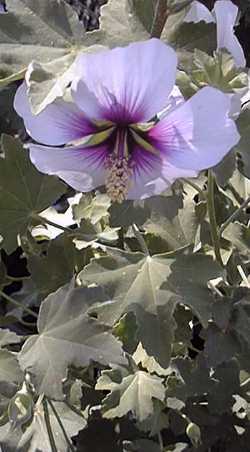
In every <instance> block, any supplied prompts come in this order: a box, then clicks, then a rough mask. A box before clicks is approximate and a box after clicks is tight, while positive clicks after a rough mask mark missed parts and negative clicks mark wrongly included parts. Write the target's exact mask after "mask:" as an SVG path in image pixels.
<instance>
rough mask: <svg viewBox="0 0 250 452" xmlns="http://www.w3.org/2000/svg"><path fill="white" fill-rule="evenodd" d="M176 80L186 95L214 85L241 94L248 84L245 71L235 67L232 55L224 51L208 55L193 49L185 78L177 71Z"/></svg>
mask: <svg viewBox="0 0 250 452" xmlns="http://www.w3.org/2000/svg"><path fill="white" fill-rule="evenodd" d="M187 78H188V82H187ZM177 80H178V81H179V83H178V82H177V83H178V85H179V87H180V89H181V91H182V93H183V94H184V95H185V96H186V97H190V95H191V94H194V93H195V92H196V91H198V90H199V89H200V88H202V87H204V86H214V87H215V88H218V89H220V90H221V91H224V92H226V93H232V92H239V93H241V94H243V93H244V90H247V86H248V77H247V74H246V72H245V71H242V69H239V68H237V67H236V66H235V61H234V59H233V57H232V55H230V54H228V53H227V52H224V51H223V52H219V53H218V52H217V53H214V54H213V56H210V55H208V54H207V53H206V52H203V51H201V50H199V49H195V50H194V55H193V60H192V66H191V69H190V71H189V72H188V74H186V78H185V77H184V78H183V73H179V76H178V77H177ZM183 82H184V84H183Z"/></svg>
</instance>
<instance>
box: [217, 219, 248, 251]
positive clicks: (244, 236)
mask: <svg viewBox="0 0 250 452" xmlns="http://www.w3.org/2000/svg"><path fill="white" fill-rule="evenodd" d="M223 237H225V238H226V239H227V240H229V242H231V244H232V245H233V246H235V247H236V248H237V250H238V251H239V252H240V253H241V254H242V255H245V256H246V257H249V249H250V229H249V227H248V226H245V225H244V224H241V223H239V222H238V221H236V222H235V223H231V224H230V225H229V226H228V227H227V228H226V229H225V231H224V232H223Z"/></svg>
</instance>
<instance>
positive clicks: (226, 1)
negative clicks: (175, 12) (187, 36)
mask: <svg viewBox="0 0 250 452" xmlns="http://www.w3.org/2000/svg"><path fill="white" fill-rule="evenodd" d="M238 9H239V8H238V7H237V6H235V5H234V4H233V3H232V2H231V0H217V2H215V5H214V9H213V11H212V12H210V11H209V9H208V8H207V7H206V6H204V5H203V4H201V3H200V2H198V1H196V0H195V1H193V3H192V4H191V7H190V10H189V12H188V14H187V16H186V17H185V22H194V23H197V22H200V21H205V22H206V23H210V22H215V23H216V26H217V50H219V49H226V50H228V52H229V53H231V55H232V56H233V58H234V61H235V65H236V66H237V67H245V66H246V59H245V56H244V52H243V49H242V47H241V45H240V43H239V41H238V39H237V37H236V36H235V33H234V26H235V23H236V19H237V15H238Z"/></svg>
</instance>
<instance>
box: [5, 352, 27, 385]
mask: <svg viewBox="0 0 250 452" xmlns="http://www.w3.org/2000/svg"><path fill="white" fill-rule="evenodd" d="M0 381H2V382H4V381H7V382H10V383H15V384H19V383H21V382H22V381H23V372H22V371H21V369H20V366H19V364H18V360H17V356H16V354H15V353H11V352H9V351H8V350H0Z"/></svg>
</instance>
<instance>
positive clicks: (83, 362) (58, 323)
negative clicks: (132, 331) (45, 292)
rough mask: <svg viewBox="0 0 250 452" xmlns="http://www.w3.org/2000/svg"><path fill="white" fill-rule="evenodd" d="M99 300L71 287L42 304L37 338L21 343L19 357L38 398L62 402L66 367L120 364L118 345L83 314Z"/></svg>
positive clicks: (95, 292)
mask: <svg viewBox="0 0 250 452" xmlns="http://www.w3.org/2000/svg"><path fill="white" fill-rule="evenodd" d="M100 297H101V293H100V290H98V289H96V288H92V289H87V288H83V289H74V288H73V285H72V283H71V284H70V285H67V286H64V287H62V288H61V289H59V290H58V291H57V292H55V293H53V294H51V295H49V296H48V297H47V298H46V299H45V300H44V301H43V303H42V305H41V308H40V312H39V318H38V331H39V334H37V335H34V336H31V337H30V338H29V339H28V340H27V341H26V342H25V344H24V346H23V348H22V351H21V354H20V356H19V361H20V364H21V366H22V368H23V369H26V370H28V371H29V372H30V373H31V374H32V377H33V379H34V383H35V385H36V388H37V390H38V392H39V393H40V394H41V393H45V394H46V395H48V396H50V397H53V398H55V399H62V398H63V392H62V380H63V379H64V378H65V377H66V374H67V368H68V367H69V366H70V365H74V366H76V367H80V366H81V367H84V366H87V365H88V364H89V363H90V362H91V361H92V360H93V361H97V362H100V363H102V364H108V363H110V362H123V360H124V358H123V355H122V350H121V346H120V343H119V342H118V341H117V340H116V339H115V338H114V337H113V336H112V335H111V334H110V333H109V329H108V328H107V327H106V326H105V325H103V324H100V323H98V322H97V321H96V320H95V319H94V318H91V317H89V315H88V313H87V310H88V308H89V307H90V305H91V304H92V303H94V302H95V301H97V300H98V299H99V298H100ZM62 350H63V353H62Z"/></svg>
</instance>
